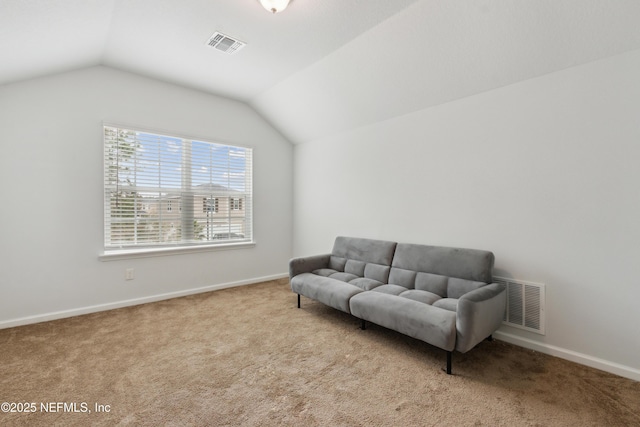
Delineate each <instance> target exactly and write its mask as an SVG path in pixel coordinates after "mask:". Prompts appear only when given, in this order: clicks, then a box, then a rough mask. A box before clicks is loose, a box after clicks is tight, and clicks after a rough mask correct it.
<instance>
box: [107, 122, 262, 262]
mask: <svg viewBox="0 0 640 427" xmlns="http://www.w3.org/2000/svg"><path fill="white" fill-rule="evenodd" d="M104 147H105V152H104V162H105V167H104V171H105V208H104V213H105V217H104V222H105V233H104V247H105V253H108V252H109V251H110V250H120V249H136V248H140V249H143V248H147V247H175V246H194V245H215V244H221V243H226V242H229V241H231V242H251V241H252V240H253V221H252V212H251V209H250V207H251V204H252V203H251V202H252V196H253V194H252V150H251V149H250V148H246V147H238V146H232V145H225V144H219V143H215V142H208V141H201V140H194V139H187V138H183V137H177V136H166V135H160V134H155V133H152V132H147V131H141V130H135V129H129V128H126V129H125V128H121V127H117V126H106V125H105V126H104Z"/></svg>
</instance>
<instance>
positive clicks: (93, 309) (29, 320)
mask: <svg viewBox="0 0 640 427" xmlns="http://www.w3.org/2000/svg"><path fill="white" fill-rule="evenodd" d="M285 277H289V273H282V274H274V275H272V276H264V277H256V278H253V279H247V280H240V281H237V282H229V283H221V284H218V285H210V286H204V287H201V288H194V289H186V290H183V291H176V292H169V293H165V294H158V295H151V296H148V297H142V298H134V299H129V300H124V301H117V302H111V303H108V304H98V305H92V306H89V307H81V308H74V309H71V310H63V311H55V312H52V313H45V314H38V315H35V316H27V317H21V318H18V319H12V320H5V321H2V322H0V329H7V328H14V327H16V326H24V325H31V324H33V323H40V322H48V321H50V320H57V319H63V318H66V317H73V316H80V315H83V314H89V313H97V312H99V311H107V310H114V309H116V308H122V307H130V306H133V305H139V304H146V303H150V302H156V301H162V300H167V299H171V298H179V297H185V296H187V295H194V294H201V293H204V292H211V291H217V290H220V289H226V288H234V287H236V286H245V285H252V284H254V283H260V282H268V281H270V280H277V279H282V278H285Z"/></svg>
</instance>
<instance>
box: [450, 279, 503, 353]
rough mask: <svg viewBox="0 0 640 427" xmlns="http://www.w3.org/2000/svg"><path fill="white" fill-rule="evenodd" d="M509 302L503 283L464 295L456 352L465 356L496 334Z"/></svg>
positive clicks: (459, 304) (492, 284) (458, 310)
mask: <svg viewBox="0 0 640 427" xmlns="http://www.w3.org/2000/svg"><path fill="white" fill-rule="evenodd" d="M506 303H507V291H506V287H505V285H503V284H500V283H491V284H489V285H487V286H483V287H481V288H478V289H475V290H473V291H471V292H467V293H466V294H464V295H463V296H461V297H460V299H459V300H458V309H457V312H456V329H457V335H458V336H457V339H456V350H458V351H459V352H461V353H465V352H467V351H469V350H471V349H472V348H473V347H474V346H475V345H476V344H478V343H479V342H481V341H482V340H484V339H485V338H487V337H488V336H489V335H491V334H493V333H494V332H495V331H496V330H497V329H498V328H499V327H500V325H501V324H502V320H503V318H504V310H505V308H506Z"/></svg>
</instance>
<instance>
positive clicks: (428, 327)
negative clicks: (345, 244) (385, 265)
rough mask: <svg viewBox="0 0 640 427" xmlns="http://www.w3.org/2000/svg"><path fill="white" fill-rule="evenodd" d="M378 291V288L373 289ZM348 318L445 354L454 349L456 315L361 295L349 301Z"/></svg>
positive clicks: (405, 301)
mask: <svg viewBox="0 0 640 427" xmlns="http://www.w3.org/2000/svg"><path fill="white" fill-rule="evenodd" d="M376 289H377V288H376ZM349 306H350V308H351V314H353V315H354V316H356V317H358V318H360V319H363V320H368V321H370V322H373V323H375V324H376V325H380V326H384V327H385V328H389V329H393V330H394V331H397V332H400V333H403V334H405V335H408V336H410V337H413V338H417V339H419V340H422V341H424V342H426V343H429V344H432V345H435V346H436V347H440V348H442V349H444V350H447V351H452V350H453V349H454V348H455V345H456V313H453V312H451V311H449V310H443V309H441V308H436V307H433V306H431V305H428V304H424V303H422V302H418V301H414V300H411V299H409V298H402V297H399V296H396V295H390V294H385V293H382V292H376V291H375V290H373V291H370V292H361V293H359V294H357V295H354V296H353V297H351V299H350V300H349Z"/></svg>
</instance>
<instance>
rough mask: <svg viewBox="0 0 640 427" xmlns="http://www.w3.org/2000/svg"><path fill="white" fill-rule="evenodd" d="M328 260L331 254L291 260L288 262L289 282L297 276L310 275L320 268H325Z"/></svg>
mask: <svg viewBox="0 0 640 427" xmlns="http://www.w3.org/2000/svg"><path fill="white" fill-rule="evenodd" d="M330 258H331V254H324V255H313V256H307V257H300V258H293V259H291V260H290V261H289V280H291V279H293V278H294V277H295V276H297V275H298V274H302V273H310V272H312V271H314V270H318V269H320V268H327V267H328V266H329V259H330Z"/></svg>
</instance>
